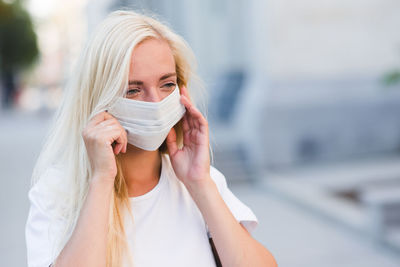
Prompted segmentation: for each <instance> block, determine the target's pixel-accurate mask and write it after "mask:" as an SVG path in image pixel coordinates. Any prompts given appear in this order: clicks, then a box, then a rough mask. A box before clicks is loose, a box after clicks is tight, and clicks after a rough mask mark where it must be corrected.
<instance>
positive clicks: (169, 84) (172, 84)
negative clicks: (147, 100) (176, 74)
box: [163, 83, 176, 89]
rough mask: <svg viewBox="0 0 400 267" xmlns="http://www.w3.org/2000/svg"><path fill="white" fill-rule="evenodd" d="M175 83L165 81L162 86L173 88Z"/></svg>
mask: <svg viewBox="0 0 400 267" xmlns="http://www.w3.org/2000/svg"><path fill="white" fill-rule="evenodd" d="M175 86H176V84H175V83H166V84H164V85H163V87H166V88H168V89H173V88H175Z"/></svg>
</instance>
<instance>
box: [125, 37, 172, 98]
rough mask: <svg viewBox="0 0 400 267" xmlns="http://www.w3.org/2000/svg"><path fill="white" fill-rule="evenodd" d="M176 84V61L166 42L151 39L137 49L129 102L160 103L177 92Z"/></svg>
mask: <svg viewBox="0 0 400 267" xmlns="http://www.w3.org/2000/svg"><path fill="white" fill-rule="evenodd" d="M176 84H177V76H176V71H175V60H174V57H173V55H172V51H171V49H170V47H169V45H168V43H167V42H166V41H164V40H159V39H155V38H151V39H147V40H145V41H143V42H142V43H140V44H139V45H137V46H136V47H135V49H134V50H133V52H132V56H131V62H130V68H129V85H128V89H127V90H126V92H125V97H126V98H129V99H134V100H140V101H147V102H159V101H161V100H162V99H164V97H166V96H168V95H169V94H170V93H171V92H172V91H173V90H174V89H175V87H176Z"/></svg>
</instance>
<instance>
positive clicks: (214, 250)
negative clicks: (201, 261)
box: [208, 237, 222, 267]
mask: <svg viewBox="0 0 400 267" xmlns="http://www.w3.org/2000/svg"><path fill="white" fill-rule="evenodd" d="M208 241H209V242H210V246H211V250H212V253H213V255H214V260H215V264H216V266H217V267H222V264H221V260H220V259H219V256H218V252H217V249H216V248H215V245H214V241H213V239H212V237H209V238H208Z"/></svg>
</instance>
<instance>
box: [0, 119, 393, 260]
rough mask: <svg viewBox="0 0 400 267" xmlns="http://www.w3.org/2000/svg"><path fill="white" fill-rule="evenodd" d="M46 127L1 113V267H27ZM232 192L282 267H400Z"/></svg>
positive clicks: (246, 188) (266, 199) (304, 216)
mask: <svg viewBox="0 0 400 267" xmlns="http://www.w3.org/2000/svg"><path fill="white" fill-rule="evenodd" d="M47 125H48V116H46V115H24V114H17V113H4V112H3V113H0V142H1V150H0V171H1V179H0V190H1V191H0V209H1V214H2V220H1V222H0V226H1V227H0V234H1V239H0V259H1V260H0V262H1V263H0V265H1V266H10V267H12V266H26V251H25V250H26V247H25V239H24V227H25V221H26V217H27V213H28V209H29V203H28V199H27V192H28V189H29V181H30V174H31V171H32V168H33V165H34V162H35V159H36V157H37V155H38V152H39V150H40V147H41V142H42V140H43V136H44V134H45V130H46V127H47ZM261 179H262V177H261ZM230 187H231V190H232V191H233V192H234V193H235V194H236V195H237V196H238V197H239V198H240V199H241V200H242V201H243V202H244V203H246V204H247V205H248V206H249V207H250V208H251V209H252V210H253V211H254V213H255V214H256V216H257V217H258V219H259V221H260V225H259V227H258V229H256V231H255V233H254V237H255V238H256V239H257V240H259V241H260V242H261V243H262V244H264V245H265V246H266V247H267V248H269V249H270V250H271V251H272V253H273V254H274V255H275V257H276V258H277V260H278V263H279V266H281V267H289V266H295V267H296V266H307V267H320V266H324V267H325V266H326V267H330V266H349V267H350V266H351V267H358V266H360V267H361V266H362V267H369V266H371V267H372V266H374V267H376V266H379V267H392V266H393V267H395V266H400V255H396V253H395V252H392V251H390V250H387V249H384V248H382V247H379V246H376V245H374V244H373V243H371V242H370V241H369V240H367V239H365V238H363V237H362V236H359V235H357V234H355V233H353V232H351V231H350V230H346V229H344V228H343V227H341V226H339V225H336V224H335V223H333V222H331V221H328V220H326V219H324V218H321V217H319V216H317V215H315V214H311V213H309V212H308V211H306V210H305V209H302V208H300V207H298V206H295V205H293V204H291V203H289V202H287V201H286V200H284V199H281V198H279V197H278V196H276V195H274V194H272V193H270V192H268V190H266V189H265V188H264V187H263V186H262V185H249V184H243V183H235V184H233V185H231V186H230Z"/></svg>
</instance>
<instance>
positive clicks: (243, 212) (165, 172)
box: [25, 154, 258, 267]
mask: <svg viewBox="0 0 400 267" xmlns="http://www.w3.org/2000/svg"><path fill="white" fill-rule="evenodd" d="M61 175H62V174H61V173H60V170H56V169H54V170H49V171H48V172H47V173H46V175H45V176H44V177H42V179H40V180H39V182H38V183H37V184H36V185H35V186H33V187H32V188H31V190H30V191H29V199H30V202H31V207H30V211H29V216H28V220H27V223H26V229H25V231H26V233H25V234H26V243H27V253H28V254H27V255H28V266H29V267H48V266H49V265H50V263H51V262H52V261H53V260H54V259H52V258H51V248H52V244H53V242H54V240H55V238H57V236H58V235H60V233H61V231H62V229H63V226H64V223H63V221H58V222H57V223H56V224H54V223H53V224H52V225H51V227H50V220H51V218H50V215H49V214H50V213H51V212H52V209H54V205H52V203H50V202H49V201H48V199H49V198H48V197H47V198H46V197H45V196H47V194H46V193H44V191H43V190H45V189H44V187H46V184H47V183H53V184H54V183H56V180H57V178H58V177H60V176H61ZM210 175H211V178H212V179H213V180H214V182H215V183H216V185H217V188H218V191H219V193H220V194H221V196H222V198H223V200H224V201H225V203H226V204H227V206H228V207H229V209H230V211H231V212H232V214H233V216H234V217H235V218H236V220H237V221H239V222H240V223H242V224H243V226H245V227H246V229H247V230H248V231H249V232H250V233H251V232H252V231H253V230H254V229H255V228H256V226H257V225H258V220H257V218H256V216H255V215H254V213H253V212H252V211H251V209H249V208H248V207H247V206H246V205H245V204H243V203H242V202H241V201H240V200H239V199H238V198H236V197H235V195H234V194H233V193H232V192H231V191H230V190H229V188H228V187H227V183H226V179H225V177H224V175H223V174H222V173H221V172H219V171H218V170H217V169H215V168H214V167H212V166H211V170H210ZM43 178H44V179H43ZM130 203H131V206H132V214H133V216H134V218H133V219H134V221H133V223H132V221H131V220H130V216H126V220H125V231H126V235H127V239H128V242H129V245H130V249H131V254H132V258H133V262H134V265H135V267H153V266H154V267H155V266H157V267H159V266H174V267H180V266H181V267H187V266H191V267H197V266H198V267H208V266H215V261H214V258H213V254H212V251H211V247H210V244H209V240H208V235H207V228H206V224H205V221H204V219H203V217H202V214H201V213H200V210H199V209H198V208H197V206H196V204H195V202H194V201H193V199H192V198H191V196H190V194H189V192H188V191H187V189H186V187H185V186H184V185H183V183H182V182H181V181H180V180H178V178H177V177H176V176H175V173H174V170H173V168H172V165H171V163H170V160H169V156H168V155H166V154H164V155H163V156H162V167H161V176H160V179H159V182H158V184H157V185H156V186H155V187H154V188H153V189H152V190H150V191H149V192H147V193H146V194H144V195H141V196H138V197H131V198H130Z"/></svg>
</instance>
